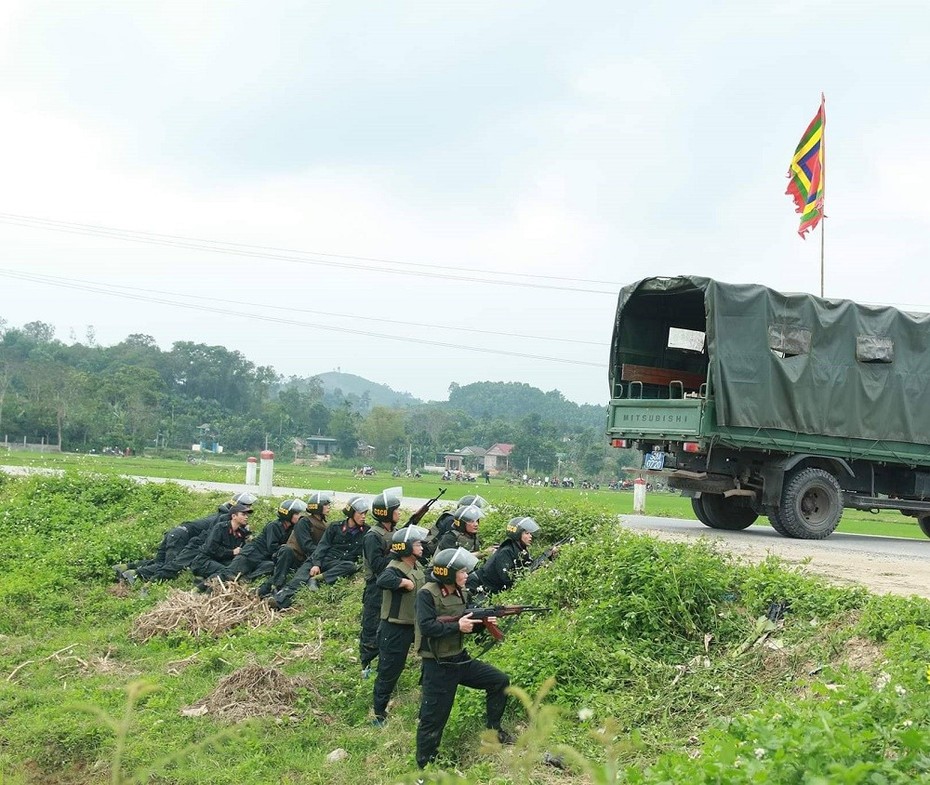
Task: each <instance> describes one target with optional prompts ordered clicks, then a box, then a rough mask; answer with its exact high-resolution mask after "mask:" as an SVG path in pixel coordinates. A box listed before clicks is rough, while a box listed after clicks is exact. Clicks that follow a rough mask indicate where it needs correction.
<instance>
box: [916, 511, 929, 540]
mask: <svg viewBox="0 0 930 785" xmlns="http://www.w3.org/2000/svg"><path fill="white" fill-rule="evenodd" d="M917 525H918V526H919V527H920V530H921V531H922V532H923V533H924V534H926V535H927V536H928V537H930V515H918V516H917Z"/></svg>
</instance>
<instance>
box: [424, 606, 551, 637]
mask: <svg viewBox="0 0 930 785" xmlns="http://www.w3.org/2000/svg"><path fill="white" fill-rule="evenodd" d="M549 610H550V609H549V608H537V607H534V606H532V605H494V606H492V607H490V608H468V609H467V610H466V611H465V613H460V614H458V615H457V616H437V617H436V621H438V622H442V623H446V622H450V621H455V622H457V621H458V620H459V619H461V618H462V617H463V616H467V615H468V614H469V613H470V614H471V618H472V621H474V622H477V623H478V624H482V625H484V628H485V629H486V630H487V631H488V632H489V633H491V637H492V638H494V640H496V641H502V640H504V633H502V632H501V629H500V627H498V626H497V625H496V624H494V623H492V622H489V621H488V619H489V618H494V617H500V616H519V615H520V614H521V613H549Z"/></svg>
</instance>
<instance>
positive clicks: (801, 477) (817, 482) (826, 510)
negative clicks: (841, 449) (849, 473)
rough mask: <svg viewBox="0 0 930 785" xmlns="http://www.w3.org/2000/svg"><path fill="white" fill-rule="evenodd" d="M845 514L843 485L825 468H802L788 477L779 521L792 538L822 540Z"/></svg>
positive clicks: (783, 492) (780, 506)
mask: <svg viewBox="0 0 930 785" xmlns="http://www.w3.org/2000/svg"><path fill="white" fill-rule="evenodd" d="M842 514H843V503H842V495H841V493H840V484H839V483H838V482H837V481H836V477H834V476H833V475H832V474H830V472H828V471H825V470H824V469H814V468H808V469H799V470H798V471H796V472H794V473H792V474H790V475H788V476H787V477H786V478H785V486H784V488H783V489H782V492H781V504H780V505H779V509H778V519H779V521H780V522H781V524H782V526H784V527H785V530H786V531H787V532H788V534H789V535H790V536H791V537H797V538H798V539H800V540H822V539H823V538H824V537H829V536H830V535H831V534H833V531H834V530H835V529H836V527H837V526H838V525H839V522H840V516H841V515H842Z"/></svg>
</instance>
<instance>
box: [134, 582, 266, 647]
mask: <svg viewBox="0 0 930 785" xmlns="http://www.w3.org/2000/svg"><path fill="white" fill-rule="evenodd" d="M211 586H212V588H213V592H212V594H200V593H199V592H191V591H180V590H175V591H172V592H171V593H170V594H169V595H168V596H167V597H166V598H165V599H164V600H162V602H160V603H159V604H158V605H156V606H155V607H154V608H152V610H150V611H148V612H146V613H143V614H142V615H141V616H139V617H138V618H137V619H136V620H135V622H133V625H132V631H131V632H130V633H129V634H130V636H131V637H132V638H133V640H137V641H147V640H148V639H149V638H152V637H154V636H156V635H168V634H170V633H172V632H179V631H180V632H189V633H190V634H191V635H193V636H195V637H199V636H201V635H211V636H213V637H219V636H220V635H222V634H223V633H225V632H227V631H228V630H231V629H232V628H233V627H238V626H239V625H240V624H245V625H246V626H248V627H251V628H255V627H260V626H262V625H263V624H270V623H271V622H272V621H274V619H275V613H274V611H272V610H271V609H270V608H269V607H268V606H267V605H266V604H265V603H264V602H262V601H261V600H260V599H258V597H256V596H255V595H254V594H253V593H252V592H251V591H250V590H249V588H248V587H247V586H245V585H244V584H239V583H236V582H231V583H223V582H222V581H220V580H215V581H214V582H213V583H211Z"/></svg>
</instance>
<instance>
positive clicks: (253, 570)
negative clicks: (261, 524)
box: [219, 521, 291, 580]
mask: <svg viewBox="0 0 930 785" xmlns="http://www.w3.org/2000/svg"><path fill="white" fill-rule="evenodd" d="M290 533H291V527H290V526H288V525H287V524H286V523H285V522H284V521H271V522H269V523H267V524H265V528H264V529H262V530H261V532H260V533H259V534H258V536H257V537H256V538H255V539H254V540H251V541H249V542H247V543H246V544H245V545H243V546H242V550H241V551H239V555H238V556H236V557H235V558H234V559H233V560H232V561H231V562H230V563H229V564H228V565H227V566H226V567H225V568H223V569H222V570H220V572H219V576H220V577H221V578H223V579H224V580H225V579H227V578H235V577H237V576H242V577H243V578H245V579H246V580H252V579H253V578H258V577H259V576H261V575H268V574H270V573H271V571H272V569H274V564H273V562H272V559H273V558H274V555H275V553H276V552H277V550H278V548H280V547H281V546H282V545H283V544H284V543H285V541H286V540H287V538H288V535H289V534H290Z"/></svg>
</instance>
